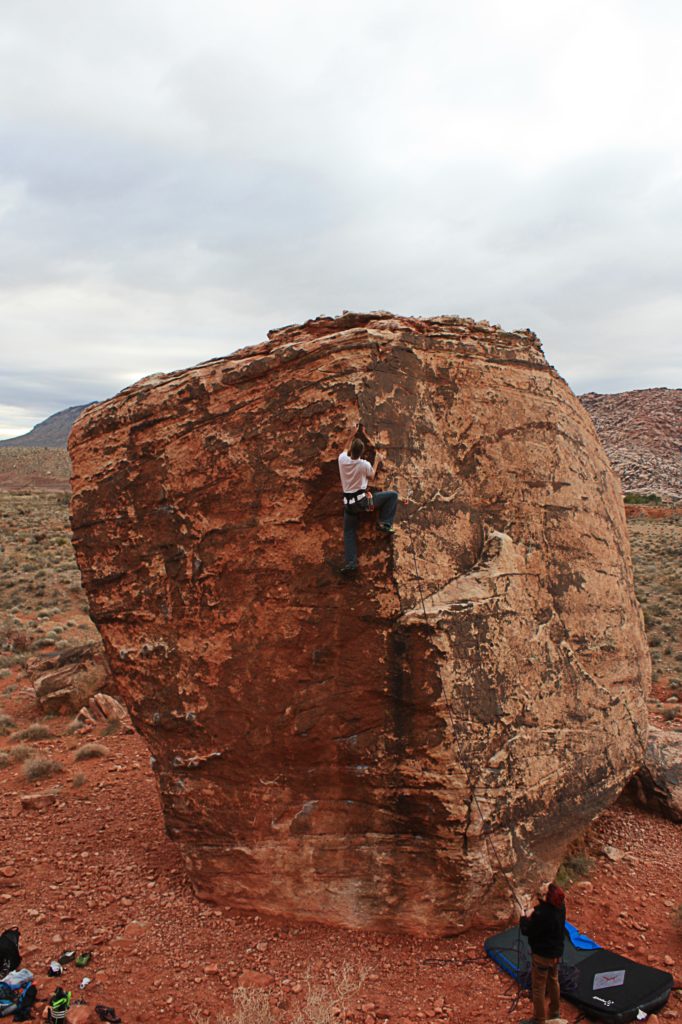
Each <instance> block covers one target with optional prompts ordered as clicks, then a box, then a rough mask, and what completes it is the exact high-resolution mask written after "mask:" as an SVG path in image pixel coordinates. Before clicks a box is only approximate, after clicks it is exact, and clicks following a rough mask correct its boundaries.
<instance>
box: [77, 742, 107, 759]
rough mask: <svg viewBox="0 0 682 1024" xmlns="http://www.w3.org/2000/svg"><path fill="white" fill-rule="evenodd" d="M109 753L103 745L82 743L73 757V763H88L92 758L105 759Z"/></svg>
mask: <svg viewBox="0 0 682 1024" xmlns="http://www.w3.org/2000/svg"><path fill="white" fill-rule="evenodd" d="M108 753H109V749H108V747H105V746H104V744H103V743H84V744H83V746H82V747H79V748H78V750H77V751H76V753H75V754H74V755H73V759H74V761H89V760H91V759H92V758H93V757H106V756H107V754H108Z"/></svg>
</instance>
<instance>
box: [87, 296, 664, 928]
mask: <svg viewBox="0 0 682 1024" xmlns="http://www.w3.org/2000/svg"><path fill="white" fill-rule="evenodd" d="M358 419H361V420H362V421H363V422H364V423H365V424H366V428H367V431H368V432H369V433H370V435H372V436H373V437H374V438H375V439H376V440H377V442H378V443H379V445H380V447H383V448H384V449H385V451H386V452H387V455H388V457H387V461H386V463H385V466H384V468H383V470H382V472H381V475H380V479H379V481H378V483H379V484H380V485H381V486H383V487H388V486H394V487H397V488H398V490H399V492H400V495H401V497H402V498H403V499H404V503H403V504H401V510H400V512H399V517H398V526H399V532H398V535H397V536H396V538H395V540H393V541H389V540H387V539H386V538H384V537H382V536H380V535H378V534H377V533H376V532H375V531H374V529H373V528H372V524H371V522H369V523H367V524H366V525H364V526H363V527H362V528H361V530H360V562H361V570H360V573H359V574H358V576H357V578H356V579H355V580H352V581H345V580H343V579H342V578H340V577H339V576H338V575H337V573H336V572H335V571H334V569H333V567H332V565H330V563H337V564H338V563H339V562H340V561H341V558H342V554H341V550H342V538H341V529H342V524H341V512H340V489H339V481H338V473H337V465H336V459H337V455H338V452H339V449H340V447H341V445H342V443H344V442H345V441H346V439H347V436H348V434H349V427H350V425H351V424H352V423H354V422H356V421H357V420H358ZM70 451H71V456H72V460H73V466H74V477H73V505H72V522H73V529H74V537H75V545H76V552H77V557H78V561H79V564H80V567H81V571H82V575H83V581H84V585H85V588H86V591H87V593H88V596H89V600H90V606H91V613H92V616H93V619H94V620H95V622H96V623H97V624H98V627H99V629H100V631H101V633H102V636H103V638H104V642H105V646H106V650H107V654H108V657H109V661H110V664H111V668H112V671H113V673H114V676H115V678H116V683H117V688H118V692H119V693H120V694H121V695H123V697H124V699H125V700H126V702H127V705H128V707H129V709H130V712H131V715H132V717H133V721H134V724H135V726H136V728H137V729H138V730H139V731H140V732H141V733H142V734H143V735H144V737H145V738H146V740H147V742H148V744H149V747H150V749H151V751H152V754H153V758H154V765H155V769H156V772H157V776H158V781H159V787H160V791H161V797H162V801H163V807H164V813H165V819H166V825H167V829H168V832H169V834H170V835H171V836H172V837H174V838H175V839H177V840H178V842H179V843H180V844H181V846H182V849H183V851H184V855H185V859H186V863H187V867H188V870H189V873H190V876H191V878H192V880H193V883H194V885H195V887H196V890H197V892H198V893H199V894H200V895H202V896H205V897H208V898H212V899H215V900H218V901H221V902H227V903H231V904H235V905H240V906H245V907H251V908H256V909H258V910H261V911H266V912H273V913H281V914H286V915H291V916H295V917H300V918H304V917H307V918H314V919H318V920H322V921H329V922H337V923H341V924H345V925H350V926H361V927H371V928H378V929H386V930H398V929H404V930H410V931H415V932H422V933H430V934H438V933H448V932H452V931H456V930H458V929H461V928H463V927H466V926H467V925H469V924H471V923H472V922H474V921H477V920H478V921H484V920H488V921H489V920H492V919H494V918H495V915H496V914H497V915H499V916H500V917H503V916H505V915H506V914H508V913H510V912H511V910H512V902H511V895H510V889H509V881H510V880H513V883H514V885H515V886H516V887H517V888H519V889H521V890H524V889H527V888H528V886H530V885H534V884H535V883H537V882H538V881H539V880H540V879H546V878H547V877H550V876H551V875H552V874H553V872H554V870H555V868H556V866H557V865H558V863H559V862H560V860H561V858H562V853H563V851H564V849H565V847H566V845H567V844H568V843H569V842H570V841H571V840H572V839H573V838H574V837H575V836H576V835H577V834H578V833H579V832H580V831H581V830H582V829H583V828H584V826H585V825H586V823H587V822H589V821H590V820H591V819H592V818H593V816H594V815H595V814H597V813H598V812H599V811H600V810H601V809H602V808H603V807H605V806H606V805H607V804H608V803H609V802H610V801H612V800H613V799H614V798H615V797H616V796H617V794H618V793H619V791H620V789H621V788H622V785H623V783H624V781H625V780H626V779H627V778H628V777H629V776H630V775H631V774H632V773H633V772H634V770H635V769H636V767H637V766H638V764H639V762H640V760H641V753H640V749H641V747H640V745H641V743H642V742H644V741H645V733H646V718H645V700H644V696H645V691H646V689H647V687H648V684H649V671H650V669H649V659H648V653H647V647H646V643H645V639H644V633H643V627H642V620H641V616H640V612H639V609H638V606H637V604H636V602H635V598H634V593H633V586H632V574H631V569H630V557H629V546H628V540H627V535H626V530H625V518H624V513H623V506H622V500H621V498H620V491H619V487H618V484H617V481H616V479H615V477H614V474H613V472H612V470H611V468H610V467H609V464H608V460H607V458H606V456H605V454H604V451H603V449H602V447H601V445H600V443H599V441H598V439H597V436H596V433H595V429H594V427H593V425H592V423H591V421H590V418H589V416H588V414H587V413H586V412H585V410H584V409H583V408H582V406H581V405H580V403H579V402H578V401H577V399H576V398H575V397H574V395H573V394H572V393H571V392H570V390H569V388H568V387H567V386H566V384H565V383H564V381H563V380H562V379H561V378H560V377H559V376H558V374H557V373H556V372H555V371H554V370H553V369H552V368H551V367H550V366H548V365H547V363H546V361H545V359H544V357H543V355H542V351H541V348H540V345H539V342H538V340H537V338H536V337H535V335H534V334H532V333H531V332H529V331H519V332H513V333H505V332H504V331H502V330H501V329H500V328H498V327H492V326H490V325H489V324H487V323H485V322H483V323H475V322H473V321H471V320H464V319H460V318H457V317H436V318H433V319H429V320H417V319H408V318H402V317H394V316H392V315H391V314H389V313H375V314H366V315H359V314H345V315H344V316H342V317H339V318H337V319H326V318H321V319H319V320H314V321H312V322H310V323H307V324H305V325H303V326H302V327H291V328H285V329H284V330H281V331H276V332H272V333H271V335H270V340H269V341H268V342H267V343H265V344H263V345H260V346H258V347H255V348H250V349H245V350H243V351H240V352H237V353H235V354H233V355H231V356H228V357H227V358H224V359H217V360H213V361H212V362H209V363H205V364H203V365H201V366H199V367H196V368H194V369H192V370H188V371H184V372H180V373H173V374H168V375H157V376H155V377H152V378H147V379H145V380H143V381H141V382H140V383H138V384H137V385H135V386H133V387H131V388H128V389H126V390H125V391H123V392H122V393H121V394H120V395H118V396H117V397H116V398H113V399H111V400H110V401H108V402H103V403H101V404H99V405H97V406H95V407H94V408H92V409H90V410H88V411H87V412H86V413H85V414H84V415H83V416H82V417H81V419H80V420H79V421H78V423H77V424H76V426H75V427H74V430H73V432H72V434H71V439H70Z"/></svg>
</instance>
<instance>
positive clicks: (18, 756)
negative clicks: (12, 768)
mask: <svg viewBox="0 0 682 1024" xmlns="http://www.w3.org/2000/svg"><path fill="white" fill-rule="evenodd" d="M37 753H38V750H37V748H36V747H31V746H29V744H28V743H18V744H17V745H16V747H13V748H12V749H11V750H10V751H9V756H10V758H11V759H12V760H13V761H16V762H17V763H18V764H21V762H22V761H27V760H28V759H29V757H33V756H34V755H35V754H37Z"/></svg>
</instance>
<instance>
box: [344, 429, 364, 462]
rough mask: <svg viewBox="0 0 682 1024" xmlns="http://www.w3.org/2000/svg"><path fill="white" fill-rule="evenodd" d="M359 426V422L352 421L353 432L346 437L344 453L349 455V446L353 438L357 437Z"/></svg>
mask: <svg viewBox="0 0 682 1024" xmlns="http://www.w3.org/2000/svg"><path fill="white" fill-rule="evenodd" d="M359 427H360V424H359V423H354V424H353V433H352V434H351V435H350V437H349V438H348V444H347V445H346V447H345V448H344V451H345V453H346V455H350V446H351V445H352V443H353V440H354V438H356V437H357V434H358V429H359Z"/></svg>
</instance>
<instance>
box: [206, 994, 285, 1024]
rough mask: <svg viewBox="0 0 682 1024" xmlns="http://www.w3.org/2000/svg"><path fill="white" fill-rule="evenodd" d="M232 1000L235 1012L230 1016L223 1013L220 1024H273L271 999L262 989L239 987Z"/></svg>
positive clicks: (219, 1019) (219, 1020)
mask: <svg viewBox="0 0 682 1024" xmlns="http://www.w3.org/2000/svg"><path fill="white" fill-rule="evenodd" d="M232 1002H233V1003H234V1012H233V1013H232V1014H231V1016H229V1017H225V1016H224V1015H221V1016H220V1017H219V1018H218V1024H228V1022H229V1024H273V1017H272V1012H271V1010H270V999H269V998H268V994H267V992H264V991H263V990H262V989H258V988H237V989H235V991H234V992H233V993H232Z"/></svg>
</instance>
